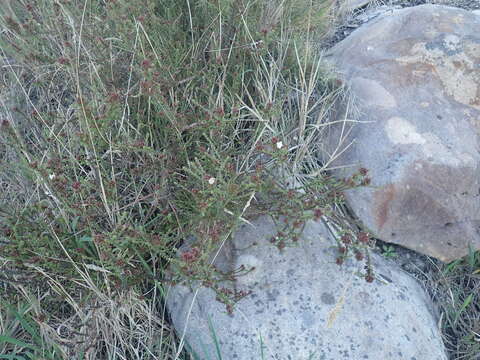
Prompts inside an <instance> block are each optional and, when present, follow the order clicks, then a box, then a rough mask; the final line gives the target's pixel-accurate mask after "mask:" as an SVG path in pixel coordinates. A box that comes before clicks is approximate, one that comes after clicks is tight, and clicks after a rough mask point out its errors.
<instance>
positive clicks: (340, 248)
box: [338, 246, 347, 254]
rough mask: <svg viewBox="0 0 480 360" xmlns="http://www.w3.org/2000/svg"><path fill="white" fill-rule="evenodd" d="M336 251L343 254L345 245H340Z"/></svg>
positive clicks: (345, 250) (345, 249)
mask: <svg viewBox="0 0 480 360" xmlns="http://www.w3.org/2000/svg"><path fill="white" fill-rule="evenodd" d="M338 252H339V253H340V254H345V253H346V252H347V248H346V247H345V246H340V247H339V248H338Z"/></svg>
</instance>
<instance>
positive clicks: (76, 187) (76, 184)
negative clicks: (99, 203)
mask: <svg viewBox="0 0 480 360" xmlns="http://www.w3.org/2000/svg"><path fill="white" fill-rule="evenodd" d="M80 186H81V184H80V181H75V182H74V183H73V184H72V188H73V190H78V189H80Z"/></svg>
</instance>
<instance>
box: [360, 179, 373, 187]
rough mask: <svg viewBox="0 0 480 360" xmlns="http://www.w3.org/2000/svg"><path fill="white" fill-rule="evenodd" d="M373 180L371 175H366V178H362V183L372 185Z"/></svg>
mask: <svg viewBox="0 0 480 360" xmlns="http://www.w3.org/2000/svg"><path fill="white" fill-rule="evenodd" d="M371 182H372V179H370V178H369V177H366V178H365V179H363V180H362V185H363V186H368V185H370V183H371Z"/></svg>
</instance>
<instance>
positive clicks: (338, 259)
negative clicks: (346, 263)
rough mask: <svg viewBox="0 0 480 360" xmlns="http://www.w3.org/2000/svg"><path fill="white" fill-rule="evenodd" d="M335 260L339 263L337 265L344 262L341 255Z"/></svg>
mask: <svg viewBox="0 0 480 360" xmlns="http://www.w3.org/2000/svg"><path fill="white" fill-rule="evenodd" d="M335 262H336V263H337V265H339V266H340V265H342V264H343V258H341V257H337V260H335Z"/></svg>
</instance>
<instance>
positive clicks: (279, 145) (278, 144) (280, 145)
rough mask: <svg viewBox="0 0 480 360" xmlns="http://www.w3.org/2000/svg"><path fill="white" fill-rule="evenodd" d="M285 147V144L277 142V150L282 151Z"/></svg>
mask: <svg viewBox="0 0 480 360" xmlns="http://www.w3.org/2000/svg"><path fill="white" fill-rule="evenodd" d="M282 146H283V143H282V142H281V141H278V142H277V149H281V148H282Z"/></svg>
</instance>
